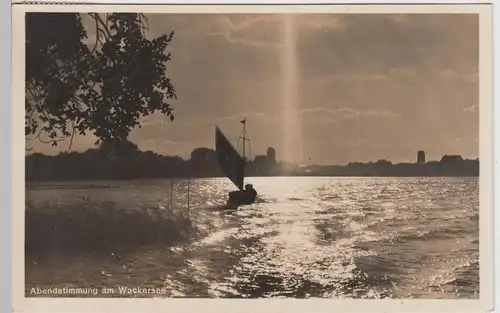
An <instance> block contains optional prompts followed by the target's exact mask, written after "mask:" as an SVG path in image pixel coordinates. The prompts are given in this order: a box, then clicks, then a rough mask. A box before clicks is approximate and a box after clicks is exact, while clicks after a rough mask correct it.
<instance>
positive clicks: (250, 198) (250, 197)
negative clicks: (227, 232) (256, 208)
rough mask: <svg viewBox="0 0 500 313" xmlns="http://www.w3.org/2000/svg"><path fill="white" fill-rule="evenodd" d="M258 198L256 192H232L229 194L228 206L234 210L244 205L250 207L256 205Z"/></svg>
mask: <svg viewBox="0 0 500 313" xmlns="http://www.w3.org/2000/svg"><path fill="white" fill-rule="evenodd" d="M256 198H257V193H256V192H250V191H246V190H244V191H241V190H237V191H231V192H230V193H229V199H228V200H227V206H228V207H230V208H234V207H239V206H242V205H249V204H252V203H254V202H255V199H256Z"/></svg>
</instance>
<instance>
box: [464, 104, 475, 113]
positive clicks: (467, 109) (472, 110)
mask: <svg viewBox="0 0 500 313" xmlns="http://www.w3.org/2000/svg"><path fill="white" fill-rule="evenodd" d="M463 110H464V111H465V112H468V113H476V112H478V111H479V105H477V104H471V106H469V107H466V108H464V109H463Z"/></svg>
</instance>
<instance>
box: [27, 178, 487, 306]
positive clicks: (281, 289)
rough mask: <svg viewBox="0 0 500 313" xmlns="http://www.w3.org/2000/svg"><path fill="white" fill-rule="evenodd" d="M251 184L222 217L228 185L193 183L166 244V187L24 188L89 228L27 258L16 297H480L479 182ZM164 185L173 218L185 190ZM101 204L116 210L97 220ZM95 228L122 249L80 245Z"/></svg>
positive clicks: (141, 183)
mask: <svg viewBox="0 0 500 313" xmlns="http://www.w3.org/2000/svg"><path fill="white" fill-rule="evenodd" d="M249 182H251V183H253V185H254V187H255V188H256V190H257V191H258V192H259V196H260V198H261V199H260V200H259V202H258V203H255V204H254V205H251V206H246V207H243V208H240V209H239V210H237V211H233V212H229V211H221V210H218V209H216V208H215V207H214V205H217V204H222V203H224V201H225V198H226V195H227V192H228V191H230V190H232V186H231V185H230V183H228V181H227V179H200V180H193V181H191V182H190V186H189V189H190V197H189V198H190V200H189V201H190V207H191V209H190V210H189V219H190V220H191V222H192V229H191V230H190V231H189V233H188V235H187V236H184V237H182V238H181V239H179V240H177V241H175V242H172V243H169V242H168V241H166V240H163V239H165V238H164V237H165V236H164V235H162V236H163V237H162V240H150V239H148V238H151V237H147V234H148V232H147V231H148V230H152V229H154V228H155V227H160V226H159V225H161V224H160V222H158V221H157V220H155V219H154V218H153V217H152V216H153V215H155V216H156V215H166V214H167V215H168V214H170V213H167V212H168V210H167V209H165V208H166V206H168V190H169V184H170V181H168V180H138V181H125V182H123V181H122V182H110V184H119V185H120V188H118V189H82V190H80V189H76V190H75V189H51V190H30V191H27V201H29V202H30V205H31V209H32V210H40V211H44V210H45V211H47V212H48V211H50V212H51V214H52V215H50V216H52V217H51V218H52V219H58V218H62V217H61V216H62V215H73V222H71V223H87V224H86V226H85V227H87V228H85V229H87V231H86V232H88V237H87V234H84V235H83V236H80V237H79V239H78V240H79V241H74V242H76V243H74V244H73V248H74V249H73V250H72V252H69V250H68V249H62V248H60V246H59V248H57V247H55V248H52V249H49V250H47V249H45V250H43V251H41V252H40V253H38V256H37V257H36V258H34V257H33V258H31V257H27V260H26V295H27V296H29V295H30V290H32V289H31V288H32V287H39V288H49V287H96V288H102V287H108V288H115V289H114V291H115V292H114V293H108V294H106V295H105V294H102V293H101V294H100V296H106V297H118V296H125V295H123V294H120V293H119V292H116V288H118V287H119V286H127V287H151V288H157V291H156V292H157V293H160V294H154V296H164V297H246V298H254V297H299V298H304V297H306V298H307V297H326V298H386V297H389V298H478V297H479V261H478V257H479V246H478V244H479V224H478V214H479V194H478V190H479V188H478V179H477V178H336V177H332V178H325V177H272V178H250V179H249ZM101 183H102V182H101ZM174 190H175V192H174V199H173V201H174V203H175V207H176V208H177V209H176V210H175V211H176V212H182V213H183V214H185V216H187V209H186V208H185V207H186V205H187V196H186V190H187V183H186V182H185V181H178V182H176V183H175V188H174ZM109 206H113V208H114V211H113V212H114V213H112V214H111V213H109V214H108V213H106V212H110V210H109ZM82 207H84V208H88V209H91V210H94V211H96V212H99V214H101V217H100V220H99V223H97V222H96V223H95V225H94V224H93V220H92V218H89V217H88V216H87V215H85V218H84V217H83V216H84V214H86V213H82V212H83V211H84V209H82ZM106 208H108V209H106ZM120 210H121V211H120ZM127 211H134V212H136V215H135V217H134V218H133V219H132V221H128V222H127V223H126V224H125V223H124V222H123V223H121V224H120V223H118V222H116V221H117V215H116V214H117V213H116V212H124V214H125V212H127ZM79 214H80V215H79ZM82 214H83V215H82ZM113 214H114V215H113ZM118 214H119V213H118ZM102 216H105V218H103V217H102ZM150 217H151V218H150ZM64 218H66V217H64ZM39 219H41V217H39ZM75 221H76V222H75ZM65 223H66V224H67V223H69V222H65ZM48 224H50V223H43V222H39V223H38V224H37V223H34V226H31V229H30V230H29V231H31V230H33V229H34V228H43V227H48V226H44V225H48ZM72 225H77V224H72ZM182 225H184V224H182ZM61 227H62V226H61ZM75 227H76V226H72V227H69V230H66V232H70V231H71V229H75ZM169 227H170V230H171V231H176V230H175V229H174V228H175V227H182V226H175V227H174V226H169ZM104 230H106V231H107V232H106V236H108V237H106V238H110V237H109V236H113V235H116V236H115V237H113V238H115V241H116V242H118V244H120V240H121V239H120V238H123V242H122V243H121V246H120V249H118V248H116V251H114V250H113V249H115V248H114V247H115V246H110V247H109V251H108V250H106V251H105V253H100V254H99V253H95V250H92V251H91V250H86V249H83V248H80V246H79V245H80V244H82V247H84V246H85V245H84V243H85V241H86V240H87V239H86V238H88V240H89V241H90V240H94V241H95V240H97V241H99V240H100V239H99V238H100V237H99V236H101V235H100V234H101V233H102V232H103V231H104ZM179 231H182V229H180V230H179ZM80 235H81V234H80ZM65 236H70V235H67V234H66V235H65ZM75 236H76V235H75ZM102 236H104V235H102ZM120 236H122V237H120ZM127 236H129V237H127ZM75 238H76V237H75ZM90 238H92V239H90ZM96 238H97V239H96ZM127 238H128V239H127ZM132 239H134V240H132ZM135 239H137V240H135ZM141 239H143V241H142V242H141ZM41 240H43V238H42V239H41ZM103 240H104V239H103ZM106 240H108V239H106ZM132 241H134V242H136V243H137V242H139V244H138V245H134V246H132V244H131V242H132ZM129 243H130V244H129ZM75 251H76V252H75ZM101 252H102V251H101ZM155 290H156V289H155ZM158 290H159V291H158ZM128 296H130V295H128ZM135 296H138V297H139V296H151V294H148V295H145V294H140V293H136V294H135Z"/></svg>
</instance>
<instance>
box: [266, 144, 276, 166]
mask: <svg viewBox="0 0 500 313" xmlns="http://www.w3.org/2000/svg"><path fill="white" fill-rule="evenodd" d="M267 162H269V164H271V165H274V164H276V150H275V149H274V148H273V147H269V148H267Z"/></svg>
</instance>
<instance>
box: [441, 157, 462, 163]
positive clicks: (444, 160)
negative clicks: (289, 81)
mask: <svg viewBox="0 0 500 313" xmlns="http://www.w3.org/2000/svg"><path fill="white" fill-rule="evenodd" d="M463 160H464V159H463V158H462V156H460V155H445V156H443V157H442V158H441V161H440V162H441V163H454V162H460V161H463Z"/></svg>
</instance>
